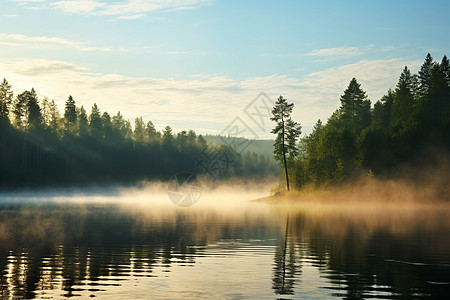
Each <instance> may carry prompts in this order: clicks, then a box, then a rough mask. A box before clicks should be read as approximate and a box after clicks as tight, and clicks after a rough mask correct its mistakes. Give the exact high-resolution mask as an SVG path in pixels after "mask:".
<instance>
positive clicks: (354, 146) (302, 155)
mask: <svg viewBox="0 0 450 300" xmlns="http://www.w3.org/2000/svg"><path fill="white" fill-rule="evenodd" d="M449 150H450V65H449V60H448V59H447V57H446V56H444V57H443V58H442V61H441V62H439V61H435V60H434V59H433V58H432V56H431V55H430V54H429V53H428V55H427V56H426V58H425V61H424V62H423V64H422V65H421V67H420V70H419V72H418V74H411V71H410V70H409V69H408V67H406V66H405V68H404V69H403V71H401V74H400V78H399V80H398V83H397V85H396V87H395V89H394V90H392V89H389V90H388V91H387V93H386V94H385V95H384V96H383V97H382V98H381V99H380V100H378V101H376V102H375V104H374V105H373V107H372V105H371V101H370V100H369V99H368V96H367V95H366V92H365V91H364V90H363V88H362V87H361V84H360V83H358V81H357V79H355V78H353V79H352V80H351V81H350V83H349V85H348V87H347V88H346V89H345V90H344V92H343V94H342V95H341V97H340V107H339V109H337V110H336V111H335V112H334V113H333V114H332V115H331V116H330V117H329V118H328V120H327V122H326V123H325V124H324V123H322V121H321V120H318V121H317V123H316V124H315V126H314V127H313V131H312V133H311V134H310V135H308V136H306V137H304V138H302V139H301V140H300V145H299V146H298V151H297V152H298V153H297V152H296V155H295V156H294V155H293V156H289V157H288V158H289V165H290V167H289V168H288V170H289V173H290V176H289V178H291V181H292V183H291V184H293V185H294V187H295V188H297V189H299V188H301V187H303V186H305V185H308V184H310V185H314V186H316V187H317V186H326V185H329V184H337V183H340V182H342V181H349V180H353V179H355V178H361V176H369V177H373V176H375V177H378V178H382V179H386V178H399V177H408V176H409V177H414V176H416V175H417V174H414V173H420V172H421V170H422V169H423V168H424V166H439V167H442V164H448V160H447V162H445V161H443V160H442V158H448V154H449ZM445 167H448V165H447V166H444V168H445ZM405 170H410V171H411V170H413V172H409V174H405V173H407V172H405ZM447 175H448V174H447ZM447 177H448V176H447ZM446 180H448V179H446Z"/></svg>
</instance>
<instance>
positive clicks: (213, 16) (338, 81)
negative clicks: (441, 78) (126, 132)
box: [0, 0, 450, 138]
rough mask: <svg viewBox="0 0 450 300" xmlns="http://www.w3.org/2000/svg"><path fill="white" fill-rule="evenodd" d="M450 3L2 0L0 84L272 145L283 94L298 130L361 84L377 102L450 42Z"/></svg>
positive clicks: (324, 114) (180, 127)
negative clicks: (275, 108)
mask: <svg viewBox="0 0 450 300" xmlns="http://www.w3.org/2000/svg"><path fill="white" fill-rule="evenodd" d="M449 11H450V1H413V0H408V1H403V0H398V1H384V0H381V1H368V0H358V1H332V0H329V1H300V0H299V1H264V0H262V1H252V0H248V1H242V0H241V1H234V0H226V1H225V0H223V1H221V0H147V1H145V0H113V1H107V0H62V1H54V0H0V77H1V78H6V79H7V80H8V82H9V83H10V84H11V85H12V87H13V90H14V92H15V94H16V95H17V94H19V93H21V92H23V91H24V90H30V89H31V88H34V89H35V90H36V92H37V94H38V96H39V98H40V99H42V98H43V97H48V98H50V99H54V100H55V102H56V103H57V104H58V106H59V108H60V110H61V112H62V113H63V110H64V103H65V101H66V100H67V98H68V96H69V95H72V96H73V98H74V100H75V101H76V104H77V106H81V105H83V106H84V107H85V108H86V110H87V111H88V112H90V110H91V107H92V105H93V104H94V102H95V103H97V105H98V106H99V108H100V110H101V111H102V112H103V111H107V112H108V113H110V114H111V115H115V114H116V113H117V111H120V112H121V114H122V115H124V116H125V118H126V119H129V120H130V121H131V122H132V123H133V121H134V118H135V117H138V116H142V117H143V118H144V121H145V122H147V121H149V120H151V121H152V122H153V123H154V124H155V126H156V128H157V129H158V130H162V129H163V128H164V126H166V125H170V126H171V127H172V128H173V129H174V131H175V132H178V131H181V130H184V129H186V130H187V129H194V130H195V131H196V132H197V133H201V134H224V135H233V134H235V135H239V136H245V137H248V138H272V135H271V134H270V128H271V127H273V124H271V123H270V122H269V121H268V120H267V117H268V114H269V112H270V107H271V105H272V103H273V102H274V101H275V100H276V99H277V97H278V96H279V95H282V96H283V97H284V98H287V99H288V101H289V102H292V103H294V111H293V113H292V118H293V119H294V120H295V121H297V122H299V123H301V125H302V126H303V134H308V133H310V132H311V128H312V126H313V125H314V123H315V122H316V121H317V119H319V118H320V119H321V120H322V121H326V120H327V118H328V117H329V116H330V115H331V113H333V111H335V110H336V109H337V108H339V105H340V102H339V97H340V95H341V94H342V93H343V91H344V90H345V88H346V87H347V86H348V83H349V82H350V80H351V79H352V78H353V77H355V78H356V79H357V80H358V82H360V83H361V87H362V88H363V89H364V90H365V91H366V92H367V95H368V97H369V99H370V100H371V101H372V103H374V102H375V101H377V100H379V99H380V98H381V97H382V96H383V95H384V94H385V93H386V92H387V91H388V89H389V88H395V85H396V83H397V81H398V78H399V75H400V73H401V71H402V69H403V67H404V66H408V68H410V69H411V70H412V71H413V72H417V71H418V70H419V69H420V65H421V64H422V63H423V60H424V58H425V56H426V55H427V53H428V52H430V53H431V55H432V56H433V57H434V58H435V59H436V60H439V61H440V60H441V59H442V57H443V56H444V55H448V54H449V53H448V51H447V50H448V49H449V48H450V47H449V46H450V38H449V35H448V33H449V32H448V30H449V29H450V18H449V17H448V12H449Z"/></svg>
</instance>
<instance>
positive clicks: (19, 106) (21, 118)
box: [14, 91, 31, 130]
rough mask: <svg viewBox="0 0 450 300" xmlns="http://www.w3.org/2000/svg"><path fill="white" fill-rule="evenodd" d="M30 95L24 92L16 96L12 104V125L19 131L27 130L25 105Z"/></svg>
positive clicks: (28, 92)
mask: <svg viewBox="0 0 450 300" xmlns="http://www.w3.org/2000/svg"><path fill="white" fill-rule="evenodd" d="M30 94H31V92H30V91H24V92H23V93H21V94H19V95H17V98H16V101H15V103H14V125H15V126H16V127H17V128H19V129H21V130H26V128H27V115H28V111H27V103H28V98H29V97H30Z"/></svg>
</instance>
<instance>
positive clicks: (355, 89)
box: [340, 78, 370, 134]
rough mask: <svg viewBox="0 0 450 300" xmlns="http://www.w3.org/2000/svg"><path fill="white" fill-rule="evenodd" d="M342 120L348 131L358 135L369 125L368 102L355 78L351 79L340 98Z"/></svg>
mask: <svg viewBox="0 0 450 300" xmlns="http://www.w3.org/2000/svg"><path fill="white" fill-rule="evenodd" d="M340 109H341V112H342V120H343V121H344V124H345V126H347V128H349V129H350V131H352V132H354V133H356V134H359V133H360V132H361V130H363V129H364V128H366V127H367V126H368V125H369V124H370V100H369V99H367V95H366V92H365V91H364V90H362V89H361V85H360V84H359V83H358V81H357V80H356V78H352V80H351V81H350V83H349V85H348V87H347V89H346V90H345V91H344V94H343V95H342V96H341V107H340Z"/></svg>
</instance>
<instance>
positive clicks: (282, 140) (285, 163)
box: [281, 114, 289, 191]
mask: <svg viewBox="0 0 450 300" xmlns="http://www.w3.org/2000/svg"><path fill="white" fill-rule="evenodd" d="M281 123H282V124H283V127H282V129H283V132H282V139H281V145H282V147H283V161H284V172H285V174H286V184H287V190H288V191H289V176H288V170H287V162H286V151H285V146H284V120H283V114H281Z"/></svg>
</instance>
